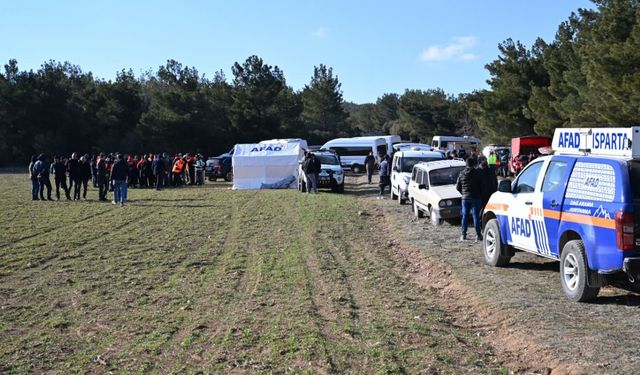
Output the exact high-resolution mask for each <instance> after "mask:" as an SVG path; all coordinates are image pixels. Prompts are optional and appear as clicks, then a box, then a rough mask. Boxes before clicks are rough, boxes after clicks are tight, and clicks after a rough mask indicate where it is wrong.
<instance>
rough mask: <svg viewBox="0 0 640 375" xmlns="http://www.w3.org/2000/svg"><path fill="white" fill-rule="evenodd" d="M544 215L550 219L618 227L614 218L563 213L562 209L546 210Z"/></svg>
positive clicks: (612, 227) (610, 227)
mask: <svg viewBox="0 0 640 375" xmlns="http://www.w3.org/2000/svg"><path fill="white" fill-rule="evenodd" d="M544 217H545V218H548V219H555V220H560V217H562V221H568V222H571V223H578V224H587V225H592V226H595V227H602V228H608V229H616V222H615V220H613V219H604V218H601V217H593V216H590V215H583V214H572V213H568V212H565V213H561V212H560V211H554V210H544Z"/></svg>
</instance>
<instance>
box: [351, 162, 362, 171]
mask: <svg viewBox="0 0 640 375" xmlns="http://www.w3.org/2000/svg"><path fill="white" fill-rule="evenodd" d="M351 172H353V173H362V167H361V166H360V165H358V164H354V165H352V166H351Z"/></svg>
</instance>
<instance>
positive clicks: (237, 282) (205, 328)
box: [150, 194, 258, 373]
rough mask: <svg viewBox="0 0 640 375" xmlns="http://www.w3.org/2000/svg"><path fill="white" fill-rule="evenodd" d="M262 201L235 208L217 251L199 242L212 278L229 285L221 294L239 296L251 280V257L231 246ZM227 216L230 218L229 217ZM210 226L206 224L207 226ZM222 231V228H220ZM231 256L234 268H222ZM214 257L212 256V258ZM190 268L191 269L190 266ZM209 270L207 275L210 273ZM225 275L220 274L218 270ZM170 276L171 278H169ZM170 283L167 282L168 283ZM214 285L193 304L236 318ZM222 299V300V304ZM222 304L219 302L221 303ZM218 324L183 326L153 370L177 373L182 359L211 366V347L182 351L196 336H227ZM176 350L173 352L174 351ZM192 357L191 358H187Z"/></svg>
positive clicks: (204, 287)
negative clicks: (252, 208)
mask: <svg viewBox="0 0 640 375" xmlns="http://www.w3.org/2000/svg"><path fill="white" fill-rule="evenodd" d="M257 199H258V196H257V194H252V195H251V197H250V198H249V199H245V200H242V201H241V203H240V204H238V205H235V206H234V207H233V211H232V212H231V214H230V215H229V216H230V217H229V220H228V222H227V223H226V224H225V231H224V236H223V238H222V240H221V241H219V243H220V244H221V246H216V247H214V248H211V247H210V244H208V243H207V242H208V236H207V235H205V236H203V237H202V241H201V242H199V243H198V244H197V245H195V246H194V248H197V251H198V253H203V255H207V256H209V257H208V258H207V259H206V261H207V264H206V269H207V270H213V271H214V274H211V275H209V277H210V279H212V280H215V282H216V283H218V285H225V286H226V288H223V290H222V291H221V293H222V294H225V293H227V294H231V295H234V296H237V295H238V293H239V292H240V291H241V285H242V284H243V280H245V279H246V278H247V273H246V272H245V270H246V262H247V259H248V258H249V257H248V256H247V255H244V254H243V253H242V250H243V249H238V248H231V245H229V244H234V243H235V240H236V239H237V238H238V237H239V236H240V235H241V234H242V233H244V232H245V230H246V229H247V227H246V226H245V225H243V223H242V220H243V218H245V217H246V216H245V210H246V207H248V206H250V205H252V204H254V203H255V202H256V200H257ZM225 217H226V216H225ZM205 226H206V224H205ZM218 229H220V228H218ZM229 254H233V255H231V258H232V259H233V260H235V261H234V262H232V263H231V264H230V265H228V266H230V267H231V268H227V267H228V266H227V267H222V268H218V266H219V265H220V262H222V261H223V260H222V259H221V258H223V257H224V256H225V255H229ZM211 256H212V257H211ZM198 258H204V256H199V257H198ZM182 262H183V261H181V263H182ZM187 268H188V267H187ZM207 270H205V271H204V272H205V273H206V272H207ZM218 270H219V271H220V272H221V273H220V274H219V273H217V271H218ZM168 278H169V277H167V279H168ZM165 282H166V281H165ZM209 288H210V285H208V284H206V283H201V287H200V289H199V290H200V292H195V293H194V294H195V295H199V296H200V298H199V299H198V300H197V301H192V304H193V305H197V306H199V308H205V309H210V310H211V311H212V312H215V314H216V315H217V316H220V315H222V316H224V315H233V314H231V313H230V312H229V311H230V310H232V309H234V306H232V305H230V304H228V303H227V304H225V303H224V301H223V300H221V299H222V298H223V296H221V295H217V294H216V291H210V290H208V289H209ZM219 299H220V301H218V300H219ZM218 302H219V303H218ZM216 323H217V321H211V320H209V321H205V320H201V321H196V322H194V323H192V324H189V325H181V327H180V328H178V329H177V330H176V331H175V332H174V333H173V334H172V335H171V337H170V338H169V339H168V340H167V341H166V342H165V343H164V344H163V345H162V348H164V349H163V350H167V349H168V350H167V352H166V353H165V354H163V355H162V356H161V357H160V358H155V360H154V363H153V364H152V366H151V367H150V371H160V372H164V373H168V372H173V371H175V370H176V368H175V366H176V364H179V363H180V362H181V361H180V360H178V358H181V359H182V361H191V362H192V361H194V360H197V361H199V362H203V365H205V366H206V365H207V364H211V363H212V362H209V363H207V359H206V358H204V356H205V355H204V352H205V350H207V349H208V350H210V349H211V348H210V347H208V345H204V344H202V343H201V344H200V345H199V346H200V348H197V347H196V346H198V344H194V347H196V348H193V349H192V350H191V352H197V353H196V354H195V355H194V354H193V353H190V354H187V353H186V352H182V353H181V352H180V348H181V345H180V344H181V343H183V342H184V340H185V339H186V338H187V337H189V335H192V334H194V333H196V334H197V335H198V336H200V337H203V336H209V337H219V336H221V335H222V334H223V332H221V331H219V330H216V327H218V326H219V325H218V324H216ZM171 348H173V350H171ZM213 352H214V351H210V352H209V353H208V354H213ZM187 355H188V358H187V357H186V356H187ZM216 360H217V359H216V358H213V359H212V360H211V361H213V362H215V361H216Z"/></svg>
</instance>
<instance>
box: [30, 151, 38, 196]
mask: <svg viewBox="0 0 640 375" xmlns="http://www.w3.org/2000/svg"><path fill="white" fill-rule="evenodd" d="M36 162H38V157H37V156H36V155H31V162H30V163H29V179H31V200H32V201H37V200H38V190H39V189H40V185H39V184H38V174H37V173H36V171H35V166H36Z"/></svg>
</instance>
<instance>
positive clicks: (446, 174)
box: [409, 160, 466, 225]
mask: <svg viewBox="0 0 640 375" xmlns="http://www.w3.org/2000/svg"><path fill="white" fill-rule="evenodd" d="M465 165H466V164H465V162H464V161H462V160H440V161H430V162H426V163H424V162H423V163H418V164H416V165H415V166H414V167H413V171H412V172H411V181H409V200H410V201H411V205H412V208H413V214H414V215H415V216H416V218H422V217H424V215H425V213H426V214H427V216H428V217H429V219H430V220H431V223H432V224H433V225H439V224H441V223H442V220H444V219H455V218H459V217H460V215H461V206H462V198H461V197H462V196H461V195H460V193H459V192H458V190H456V182H457V180H458V175H459V174H460V172H462V170H463V169H464V168H465Z"/></svg>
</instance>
